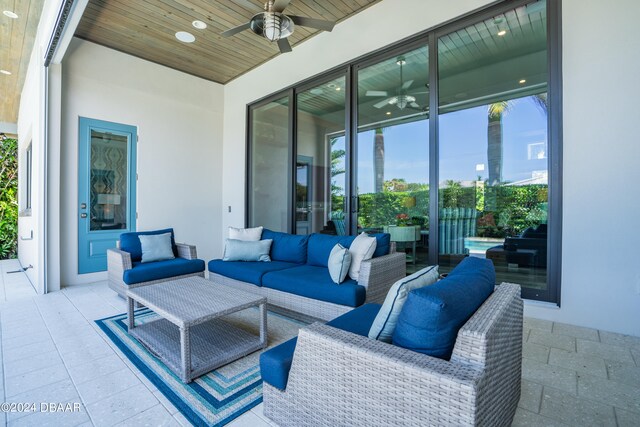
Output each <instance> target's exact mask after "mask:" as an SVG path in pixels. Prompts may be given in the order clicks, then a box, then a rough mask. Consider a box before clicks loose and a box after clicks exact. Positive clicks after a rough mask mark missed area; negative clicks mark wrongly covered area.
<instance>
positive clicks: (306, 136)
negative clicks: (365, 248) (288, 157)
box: [296, 77, 346, 235]
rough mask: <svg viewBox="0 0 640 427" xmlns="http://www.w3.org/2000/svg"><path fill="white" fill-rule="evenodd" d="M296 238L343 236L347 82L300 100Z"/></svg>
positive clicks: (323, 87)
mask: <svg viewBox="0 0 640 427" xmlns="http://www.w3.org/2000/svg"><path fill="white" fill-rule="evenodd" d="M297 108H298V111H297V122H296V123H297V146H296V152H297V156H298V157H297V162H296V164H297V171H296V233H297V234H309V233H317V232H321V231H322V232H324V233H330V234H339V235H340V234H345V233H346V229H345V212H344V206H345V203H344V197H345V188H346V181H345V180H346V177H345V137H344V135H345V78H344V77H340V78H338V79H335V80H332V81H329V82H327V83H323V84H320V85H318V86H316V87H313V88H311V89H308V90H306V91H303V92H300V93H299V94H298V95H297Z"/></svg>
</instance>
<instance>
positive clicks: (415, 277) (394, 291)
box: [369, 265, 438, 342]
mask: <svg viewBox="0 0 640 427" xmlns="http://www.w3.org/2000/svg"><path fill="white" fill-rule="evenodd" d="M437 281H438V266H437V265H431V266H429V267H425V268H423V269H422V270H418V271H416V272H415V273H413V274H412V275H410V276H407V277H405V278H402V279H400V280H398V281H397V282H396V283H394V284H393V286H391V289H389V292H388V293H387V297H386V298H385V299H384V304H382V307H381V308H380V311H379V312H378V315H377V316H376V318H375V320H374V321H373V323H372V324H371V329H369V338H371V339H374V340H378V341H384V342H391V337H392V336H393V331H394V330H395V329H396V325H397V324H398V316H400V312H401V311H402V306H404V303H405V301H406V300H407V297H408V296H409V292H411V291H412V290H414V289H418V288H422V287H424V286H428V285H432V284H434V283H436V282H437Z"/></svg>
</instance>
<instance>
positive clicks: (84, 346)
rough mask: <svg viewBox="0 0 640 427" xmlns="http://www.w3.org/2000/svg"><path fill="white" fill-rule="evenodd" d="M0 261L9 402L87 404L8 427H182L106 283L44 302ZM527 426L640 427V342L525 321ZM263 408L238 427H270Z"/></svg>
mask: <svg viewBox="0 0 640 427" xmlns="http://www.w3.org/2000/svg"><path fill="white" fill-rule="evenodd" d="M18 267H19V265H18V264H17V262H16V261H0V271H1V272H2V276H1V277H0V292H1V294H0V326H1V328H0V333H1V340H0V342H1V346H0V357H1V358H2V364H0V369H1V370H2V372H1V373H2V375H1V378H2V381H3V386H2V387H1V388H0V394H2V396H1V397H2V398H3V401H5V402H60V403H66V402H71V403H80V408H81V409H80V411H78V412H69V413H58V414H51V413H32V414H22V413H20V414H18V413H9V414H4V413H3V414H2V418H0V420H3V421H4V422H5V424H7V425H9V426H19V425H25V426H33V425H37V426H45V425H56V426H58V425H64V426H76V425H81V426H91V425H94V426H110V425H122V426H127V425H130V426H141V425H148V426H171V425H173V426H179V425H188V424H189V423H188V422H187V420H186V419H185V418H184V417H182V415H181V414H180V413H179V412H178V411H177V410H176V408H175V407H173V405H172V404H171V403H169V402H168V401H167V400H166V399H165V398H164V397H163V396H162V395H161V394H160V393H159V392H158V390H157V389H156V388H155V387H154V386H153V385H152V384H151V383H149V382H148V381H147V380H146V379H145V378H144V376H142V374H140V372H138V370H137V369H136V368H135V367H133V366H132V365H131V364H130V363H129V362H128V361H127V359H126V358H125V357H124V356H122V354H120V353H119V351H118V350H116V349H115V348H114V347H112V346H111V344H110V342H109V341H108V340H106V339H105V338H104V337H103V336H102V334H101V333H100V332H99V331H98V329H97V327H96V326H95V324H94V322H93V320H95V319H98V318H102V317H106V316H110V315H113V314H117V313H123V312H124V311H125V304H124V301H123V300H122V299H120V298H118V297H117V296H116V295H115V294H114V293H113V292H112V291H111V290H110V289H109V288H108V287H107V286H106V283H104V282H103V283H96V284H91V285H83V286H73V287H67V288H65V289H63V290H62V292H55V293H52V294H48V295H44V296H36V295H35V292H34V291H33V288H31V285H30V283H29V281H28V280H26V276H25V275H24V274H7V272H8V271H11V270H15V269H16V268H18ZM523 339H524V354H523V355H524V359H523V365H522V376H523V382H522V397H521V400H520V405H519V409H518V412H517V414H516V417H515V420H514V425H518V426H525V425H526V426H563V425H576V426H581V427H582V426H592V425H606V426H615V425H618V426H640V338H637V337H629V336H624V335H619V334H614V333H609V332H604V331H597V330H593V329H587V328H581V327H577V326H571V325H566V324H561V323H553V322H548V321H542V320H537V319H531V318H527V319H525V330H524V337H523ZM269 425H270V423H269V422H268V421H267V420H266V418H265V417H264V415H263V413H262V405H260V406H258V407H256V408H254V409H253V410H251V411H249V412H247V413H246V414H244V415H243V416H241V417H239V418H238V419H236V420H235V421H233V422H232V423H231V424H230V426H232V427H240V426H246V427H261V426H265V427H267V426H269Z"/></svg>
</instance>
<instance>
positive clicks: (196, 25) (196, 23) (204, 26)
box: [191, 20, 207, 30]
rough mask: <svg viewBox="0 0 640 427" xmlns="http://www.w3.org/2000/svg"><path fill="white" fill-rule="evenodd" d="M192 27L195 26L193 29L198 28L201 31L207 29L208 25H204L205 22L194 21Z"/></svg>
mask: <svg viewBox="0 0 640 427" xmlns="http://www.w3.org/2000/svg"><path fill="white" fill-rule="evenodd" d="M191 25H193V27H194V28H197V29H199V30H204V29H205V28H207V24H205V23H204V22H202V21H198V20H196V21H193V22H192V23H191Z"/></svg>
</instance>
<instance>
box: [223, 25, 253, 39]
mask: <svg viewBox="0 0 640 427" xmlns="http://www.w3.org/2000/svg"><path fill="white" fill-rule="evenodd" d="M249 25H250V23H249V22H247V23H246V24H242V25H238V26H237V27H233V28H229V29H228V30H227V31H223V32H222V33H220V35H221V36H222V37H231V36H234V35H236V34H238V33H239V32H241V31H244V30H248V29H249Z"/></svg>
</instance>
